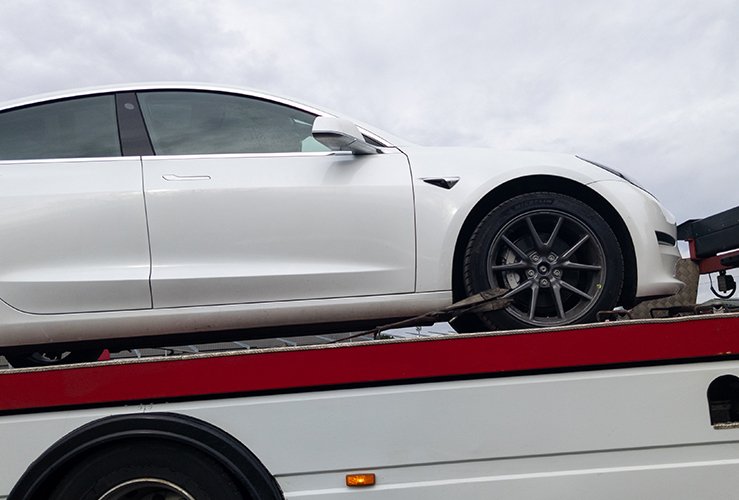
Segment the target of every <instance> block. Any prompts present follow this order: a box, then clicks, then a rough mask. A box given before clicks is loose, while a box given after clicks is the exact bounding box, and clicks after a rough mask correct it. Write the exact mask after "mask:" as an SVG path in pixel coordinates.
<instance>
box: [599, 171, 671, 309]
mask: <svg viewBox="0 0 739 500" xmlns="http://www.w3.org/2000/svg"><path fill="white" fill-rule="evenodd" d="M588 186H589V187H590V188H591V189H593V190H594V191H596V192H597V193H598V194H600V195H601V196H603V197H604V198H605V199H606V200H607V201H608V202H609V203H610V204H611V205H612V206H613V208H615V209H616V211H617V212H618V213H619V214H620V215H621V218H622V219H623V221H624V223H625V224H626V228H627V229H628V231H629V234H630V235H631V240H632V243H633V245H634V253H635V256H636V298H637V299H644V298H647V297H662V296H666V295H673V294H675V293H677V292H679V291H680V289H681V288H682V287H683V283H682V282H681V281H680V280H678V279H677V278H675V266H676V264H677V261H678V259H680V252H679V251H678V249H677V245H676V244H675V243H673V241H674V240H675V239H676V238H677V229H676V226H675V218H674V217H673V216H672V214H671V213H670V212H669V211H668V210H667V209H665V208H664V207H663V206H662V204H661V203H660V202H659V201H657V199H655V198H654V196H652V195H651V194H649V193H647V192H645V191H644V190H642V189H639V188H637V187H635V186H633V185H632V184H630V183H628V182H626V181H621V180H606V181H597V182H594V183H592V184H589V185H588ZM659 233H662V234H660V235H659V237H658V234H659ZM665 236H668V238H666V237H665ZM670 238H671V239H672V240H673V241H669V240H670ZM626 271H627V272H629V271H630V270H628V269H627V270H626Z"/></svg>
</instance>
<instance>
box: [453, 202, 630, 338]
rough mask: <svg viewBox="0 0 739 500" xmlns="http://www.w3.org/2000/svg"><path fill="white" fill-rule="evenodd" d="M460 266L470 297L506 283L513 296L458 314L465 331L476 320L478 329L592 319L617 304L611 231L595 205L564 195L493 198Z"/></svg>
mask: <svg viewBox="0 0 739 500" xmlns="http://www.w3.org/2000/svg"><path fill="white" fill-rule="evenodd" d="M463 272H464V275H463V283H464V287H465V293H466V294H467V295H468V296H469V295H473V294H476V293H479V292H482V291H484V290H487V289H489V288H503V289H507V290H508V293H507V294H506V295H505V296H506V297H508V298H510V299H511V300H512V301H513V302H512V303H511V305H510V306H508V307H507V308H505V309H502V310H499V311H493V312H489V313H484V314H481V315H479V316H478V317H477V318H468V319H467V320H466V321H465V320H464V319H463V318H460V319H462V322H461V323H460V325H461V328H463V329H465V330H466V331H469V328H470V326H473V325H474V323H475V321H474V320H475V319H477V321H479V326H482V327H483V328H482V329H518V328H528V327H547V326H560V325H569V324H573V323H587V322H591V321H594V320H595V317H596V314H597V313H598V311H601V310H606V309H612V308H613V307H614V306H615V305H616V302H617V300H618V297H619V295H620V293H621V287H622V285H623V275H624V264H623V256H622V254H621V247H620V245H619V243H618V239H617V238H616V235H615V234H614V233H613V231H612V230H611V228H610V226H609V225H608V223H607V222H606V221H605V220H604V219H603V218H602V217H601V216H600V215H599V214H598V213H597V212H596V211H595V210H593V209H592V208H590V207H589V206H588V205H586V204H584V203H582V202H581V201H579V200H576V199H574V198H571V197H569V196H565V195H562V194H559V193H547V192H537V193H529V194H525V195H520V196H516V197H515V198H512V199H510V200H508V201H506V202H504V203H502V204H500V205H498V206H497V207H495V208H494V209H493V210H492V211H490V213H489V214H488V215H487V216H485V217H484V218H483V219H482V221H480V223H479V224H478V226H477V228H476V229H475V231H474V232H473V233H472V236H471V237H470V240H469V242H468V244H467V249H466V252H465V255H464V269H463ZM482 329H481V330H482ZM478 331H480V330H478Z"/></svg>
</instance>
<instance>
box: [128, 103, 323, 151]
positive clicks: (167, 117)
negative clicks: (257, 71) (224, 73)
mask: <svg viewBox="0 0 739 500" xmlns="http://www.w3.org/2000/svg"><path fill="white" fill-rule="evenodd" d="M138 99H139V103H140V105H141V111H142V113H143V115H144V122H145V123H146V127H147V129H148V131H149V136H150V138H151V143H152V146H153V147H154V152H155V153H156V154H158V155H187V154H223V153H294V152H305V151H328V148H326V147H325V146H323V145H322V144H320V143H319V142H317V141H316V140H315V139H313V136H312V135H311V129H312V127H313V120H315V116H314V115H312V114H310V113H306V112H304V111H300V110H297V109H294V108H291V107H288V106H283V105H281V104H276V103H273V102H269V101H263V100H261V99H256V98H249V97H244V96H237V95H232V94H222V93H217V92H204V91H176V90H172V91H151V92H140V93H139V94H138Z"/></svg>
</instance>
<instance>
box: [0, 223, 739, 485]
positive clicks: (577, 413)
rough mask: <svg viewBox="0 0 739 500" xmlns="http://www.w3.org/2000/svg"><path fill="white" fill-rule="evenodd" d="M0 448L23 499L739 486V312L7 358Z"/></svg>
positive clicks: (4, 477)
mask: <svg viewBox="0 0 739 500" xmlns="http://www.w3.org/2000/svg"><path fill="white" fill-rule="evenodd" d="M693 222H695V221H693ZM683 227H684V226H683ZM688 237H690V238H693V239H699V238H702V237H703V236H702V235H700V234H695V233H688ZM712 257H715V255H713V256H712ZM695 258H696V260H701V259H704V258H705V257H700V258H698V257H695ZM717 262H718V264H717V265H721V266H723V267H722V268H721V269H726V268H729V267H731V266H733V264H732V261H724V262H723V263H721V260H720V259H719V261H717ZM712 269H713V270H714V271H715V270H717V269H715V266H714V267H712ZM729 281H730V280H726V279H725V280H724V285H723V286H729V285H730V283H729ZM720 286H721V285H720ZM0 457H1V458H0V465H1V466H0V498H3V499H4V498H7V499H10V500H22V499H25V500H31V499H37V500H40V499H44V500H45V499H63V500H77V499H96V500H122V499H129V500H130V499H138V500H154V499H161V500H175V499H187V500H208V499H214V500H231V499H252V500H254V499H259V500H261V499H265V500H273V499H274V500H276V499H299V498H315V499H319V498H320V499H331V500H342V499H349V498H358V499H378V500H379V499H382V500H397V499H424V500H433V499H445V500H446V499H449V498H454V497H459V498H465V499H486V500H487V499H491V498H506V499H539V498H543V499H563V498H568V499H569V498H584V499H622V498H629V497H631V498H649V499H652V498H670V499H691V500H695V499H708V498H727V497H728V498H731V497H732V496H733V495H735V494H736V493H735V492H736V491H739V473H738V472H739V314H736V313H731V312H723V313H718V314H717V313H712V314H697V315H691V316H688V317H673V318H657V319H646V320H626V321H611V322H607V323H599V324H592V325H581V326H576V327H560V328H548V329H535V330H525V331H516V332H489V333H479V334H465V335H449V336H442V337H435V338H434V337H432V338H417V339H400V340H398V339H392V338H390V339H383V338H378V339H370V340H367V341H359V342H352V343H335V342H334V343H326V344H320V345H307V346H290V347H279V348H265V349H249V350H243V349H241V350H235V351H226V352H216V353H196V354H184V355H178V356H167V357H153V358H134V359H115V360H109V361H100V362H94V363H84V364H79V365H70V366H57V367H47V368H26V369H8V370H3V371H0Z"/></svg>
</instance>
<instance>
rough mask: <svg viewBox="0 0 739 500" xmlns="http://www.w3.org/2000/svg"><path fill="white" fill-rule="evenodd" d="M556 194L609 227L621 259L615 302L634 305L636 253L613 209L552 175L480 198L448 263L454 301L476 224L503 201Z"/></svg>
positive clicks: (514, 182) (460, 294)
mask: <svg viewBox="0 0 739 500" xmlns="http://www.w3.org/2000/svg"><path fill="white" fill-rule="evenodd" d="M541 191H545V192H552V193H559V194H563V195H566V196H570V197H572V198H575V199H577V200H579V201H581V202H583V203H586V204H587V205H589V206H591V207H592V208H594V209H595V211H596V212H598V213H599V214H600V215H601V217H603V219H605V221H606V222H607V223H608V225H609V226H611V229H612V230H613V232H614V233H615V234H616V237H617V238H618V242H619V244H620V245H621V250H622V252H623V258H624V283H623V288H622V290H621V296H620V297H619V300H618V303H619V304H621V305H624V306H625V307H631V306H633V305H634V302H635V297H636V285H637V272H636V253H635V251H634V243H633V241H632V239H631V235H630V234H629V230H628V228H627V227H626V224H625V223H624V221H623V219H622V218H621V216H620V215H619V214H618V212H617V211H616V209H615V208H613V206H612V205H611V204H610V203H609V202H608V200H606V199H605V198H603V197H602V196H601V195H600V194H598V193H597V192H595V191H593V190H592V189H590V188H589V187H588V186H586V185H584V184H581V183H579V182H577V181H573V180H571V179H567V178H564V177H557V176H552V175H531V176H526V177H519V178H516V179H512V180H510V181H508V182H505V183H503V184H501V185H500V186H497V187H495V188H494V189H493V190H492V191H490V192H489V193H488V194H486V195H485V196H483V197H482V199H480V201H478V202H477V204H476V205H475V206H474V207H473V208H472V210H471V211H470V212H469V214H467V217H466V219H465V221H464V223H463V224H462V227H461V229H460V231H459V234H458V235H457V241H456V244H455V247H454V256H453V262H452V293H453V297H454V301H457V300H461V299H462V298H464V284H463V283H462V272H461V270H462V267H463V265H464V264H463V259H464V254H465V248H466V246H467V242H468V241H469V239H470V236H471V235H472V232H473V231H474V230H475V228H476V227H477V225H478V224H479V223H480V221H481V220H482V219H483V217H485V215H487V214H488V213H489V212H490V211H491V210H492V209H493V208H495V207H497V206H498V205H500V204H501V203H503V202H504V201H506V200H508V199H511V198H513V197H514V196H519V195H522V194H527V193H533V192H541Z"/></svg>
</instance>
